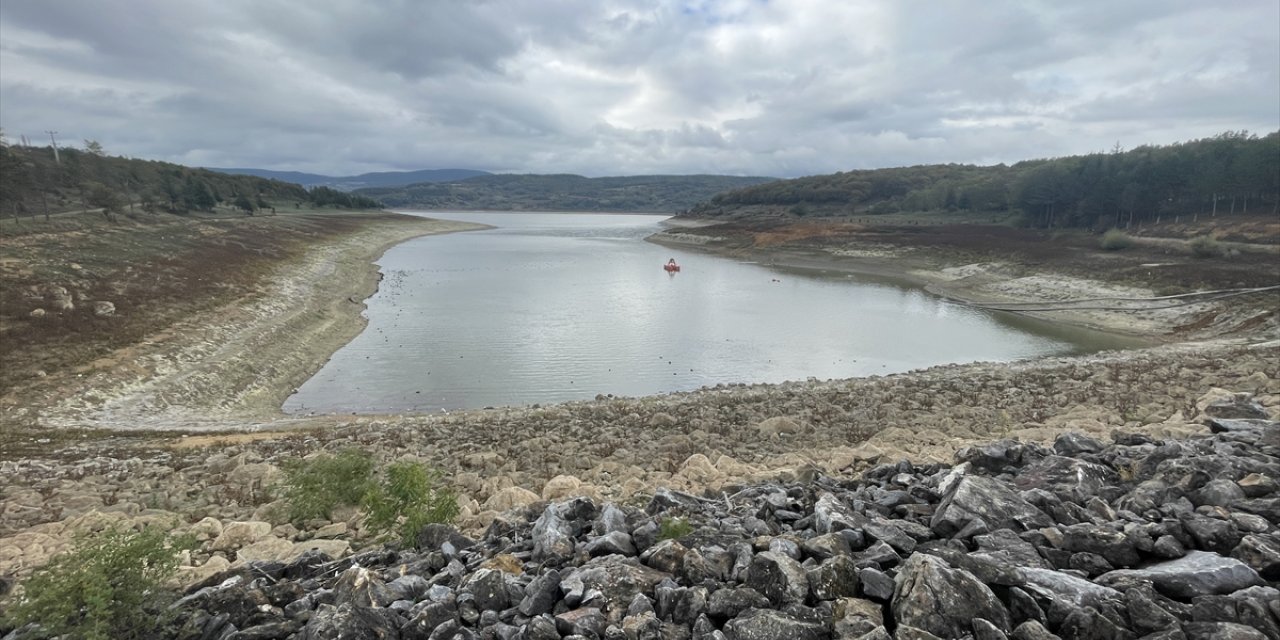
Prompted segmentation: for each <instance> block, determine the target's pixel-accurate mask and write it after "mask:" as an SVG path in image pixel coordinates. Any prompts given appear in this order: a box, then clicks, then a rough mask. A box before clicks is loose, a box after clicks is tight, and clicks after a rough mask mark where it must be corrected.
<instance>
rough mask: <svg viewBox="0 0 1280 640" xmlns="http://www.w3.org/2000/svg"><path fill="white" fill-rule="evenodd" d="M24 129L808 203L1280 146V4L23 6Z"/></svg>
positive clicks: (120, 149) (12, 64) (182, 156)
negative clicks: (928, 176) (991, 173)
mask: <svg viewBox="0 0 1280 640" xmlns="http://www.w3.org/2000/svg"><path fill="white" fill-rule="evenodd" d="M0 126H3V127H4V131H5V134H6V136H7V137H9V138H11V139H13V138H16V137H17V136H18V135H20V134H25V135H27V136H28V137H30V138H33V139H38V138H39V136H40V135H41V132H42V131H44V130H45V129H56V130H58V131H60V132H61V134H60V135H61V137H62V139H63V140H65V141H66V142H67V143H69V144H79V142H80V140H81V139H83V138H92V139H96V140H99V141H101V142H102V143H103V145H104V146H105V147H106V148H107V150H108V151H110V152H113V153H119V154H126V155H132V156H137V157H145V158H155V159H163V160H170V161H175V162H181V163H184V164H191V165H203V166H256V167H263V168H273V169H294V170H302V171H316V172H320V173H329V174H349V173H359V172H362V171H368V170H382V169H418V168H444V167H467V168H478V169H487V170H490V171H503V172H534V173H558V172H572V173H582V174H586V175H594V176H598V175H623V174H639V173H730V174H752V175H775V176H797V175H808V174H815V173H830V172H833V171H838V170H847V169H855V168H871V167H884V166H897V165H905V164H921V163H934V162H965V163H982V164H987V163H996V162H1011V161H1016V160H1020V159H1025V158H1034V157H1046V156H1057V155H1066V154H1073V153H1087V152H1091V151H1101V150H1104V149H1109V148H1111V147H1112V146H1113V145H1114V144H1115V143H1116V142H1119V143H1120V144H1121V145H1122V146H1125V147H1132V146H1136V145H1139V144H1148V143H1156V144H1159V143H1169V142H1175V141H1179V140H1186V139H1191V138H1198V137H1205V136H1210V135H1214V134H1216V133H1220V132H1222V131H1225V130H1239V129H1249V130H1251V131H1257V132H1268V131H1272V130H1275V129H1277V128H1280V3H1276V2H1274V0H1257V1H1252V0H1244V1H1241V2H1231V3H1203V2H1196V1H1185V0H1134V1H1131V2H1123V3H1117V2H1102V1H1095V0H1079V1H1077V2H1069V3H1063V2H1051V1H1045V2H1022V1H1007V2H1006V1H1001V0H990V1H988V2H982V3H971V2H958V1H951V0H941V1H939V0H902V1H891V0H884V1H882V2H874V3H873V2H858V1H835V0H826V1H822V0H767V1H766V0H684V1H663V2H653V1H641V0H635V1H622V0H561V1H557V2H539V1H535V0H524V1H517V0H491V1H474V2H469V1H463V0H430V1H421V0H380V1H378V2H356V1H349V2H348V1H337V0H308V1H306V2H301V1H290V2H286V1H284V0H200V1H196V0H191V1H184V2H171V1H169V0H131V1H130V2H101V1H98V0H53V1H50V2H5V3H3V4H0Z"/></svg>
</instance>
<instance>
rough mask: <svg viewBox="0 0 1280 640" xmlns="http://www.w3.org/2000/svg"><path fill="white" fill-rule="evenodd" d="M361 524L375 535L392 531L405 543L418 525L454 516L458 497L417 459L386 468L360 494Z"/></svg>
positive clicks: (437, 473) (444, 521)
mask: <svg viewBox="0 0 1280 640" xmlns="http://www.w3.org/2000/svg"><path fill="white" fill-rule="evenodd" d="M364 507H365V509H366V515H365V520H364V522H365V526H366V527H367V528H368V529H369V530H370V531H372V532H373V533H374V534H377V535H384V534H389V533H394V534H396V535H398V536H399V537H400V540H401V541H402V542H404V543H405V544H410V543H412V542H413V540H414V538H416V537H417V535H418V532H419V531H421V530H422V527H424V526H426V525H428V524H432V523H449V522H452V521H453V519H454V518H456V517H458V511H459V509H458V497H457V495H456V494H454V492H453V490H451V489H449V488H448V487H445V486H443V485H442V482H441V477H440V474H439V472H436V471H434V470H431V469H428V468H427V467H426V466H424V465H422V464H420V463H417V462H408V461H405V462H397V463H394V464H392V465H391V466H389V467H387V471H386V474H384V476H383V478H382V481H381V482H380V483H378V484H376V485H374V486H373V487H372V488H371V489H370V490H369V491H368V492H367V493H366V494H365V496H364Z"/></svg>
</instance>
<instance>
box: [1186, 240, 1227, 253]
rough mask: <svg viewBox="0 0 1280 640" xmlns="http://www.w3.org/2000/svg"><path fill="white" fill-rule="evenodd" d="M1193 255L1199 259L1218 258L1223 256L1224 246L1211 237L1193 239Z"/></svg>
mask: <svg viewBox="0 0 1280 640" xmlns="http://www.w3.org/2000/svg"><path fill="white" fill-rule="evenodd" d="M1187 244H1188V245H1189V246H1190V247H1191V253H1192V255H1194V256H1195V257H1197V258H1217V257H1219V256H1221V255H1222V254H1223V251H1222V244H1221V243H1219V242H1218V241H1217V240H1214V239H1213V238H1212V237H1210V236H1198V237H1195V238H1192V239H1191V241H1190V242H1189V243H1187Z"/></svg>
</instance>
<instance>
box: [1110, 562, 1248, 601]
mask: <svg viewBox="0 0 1280 640" xmlns="http://www.w3.org/2000/svg"><path fill="white" fill-rule="evenodd" d="M1134 579H1137V580H1147V581H1150V582H1151V583H1152V584H1154V585H1155V587H1156V589H1158V590H1160V591H1161V592H1163V593H1166V594H1168V595H1170V596H1172V597H1175V598H1187V599H1189V598H1193V597H1195V596H1198V595H1206V594H1221V593H1231V592H1233V591H1238V590H1240V589H1244V588H1246V587H1251V586H1254V585H1260V584H1263V583H1264V582H1263V580H1262V578H1261V577H1260V576H1259V575H1258V572H1256V571H1254V570H1253V569H1252V568H1250V567H1249V565H1247V564H1245V563H1243V562H1241V561H1239V560H1237V559H1235V558H1228V557H1224V556H1220V555H1218V554H1216V553H1210V552H1207V551H1191V552H1189V553H1187V555H1185V556H1183V557H1181V558H1178V559H1177V560H1169V561H1167V562H1159V563H1156V564H1153V565H1150V566H1147V567H1144V568H1141V569H1117V570H1116V571H1111V572H1109V573H1105V574H1103V575H1101V576H1098V579H1097V582H1098V583H1099V584H1102V585H1110V584H1113V583H1114V584H1122V583H1124V582H1125V581H1131V580H1134Z"/></svg>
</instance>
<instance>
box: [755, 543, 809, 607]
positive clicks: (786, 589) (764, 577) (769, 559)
mask: <svg viewBox="0 0 1280 640" xmlns="http://www.w3.org/2000/svg"><path fill="white" fill-rule="evenodd" d="M746 585H747V586H748V587H751V588H752V589H755V590H756V591H759V592H760V593H761V594H763V595H764V597H766V598H768V599H769V601H770V602H772V603H774V604H775V605H778V606H782V605H786V604H790V603H803V602H804V600H805V597H807V596H808V595H809V578H808V575H806V573H805V570H804V569H803V568H802V567H801V566H800V563H799V562H796V561H795V559H794V558H791V557H790V556H787V555H784V554H781V553H777V552H774V551H764V552H761V553H758V554H756V556H755V557H754V558H752V559H751V565H750V567H749V568H748V569H747V578H746Z"/></svg>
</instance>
